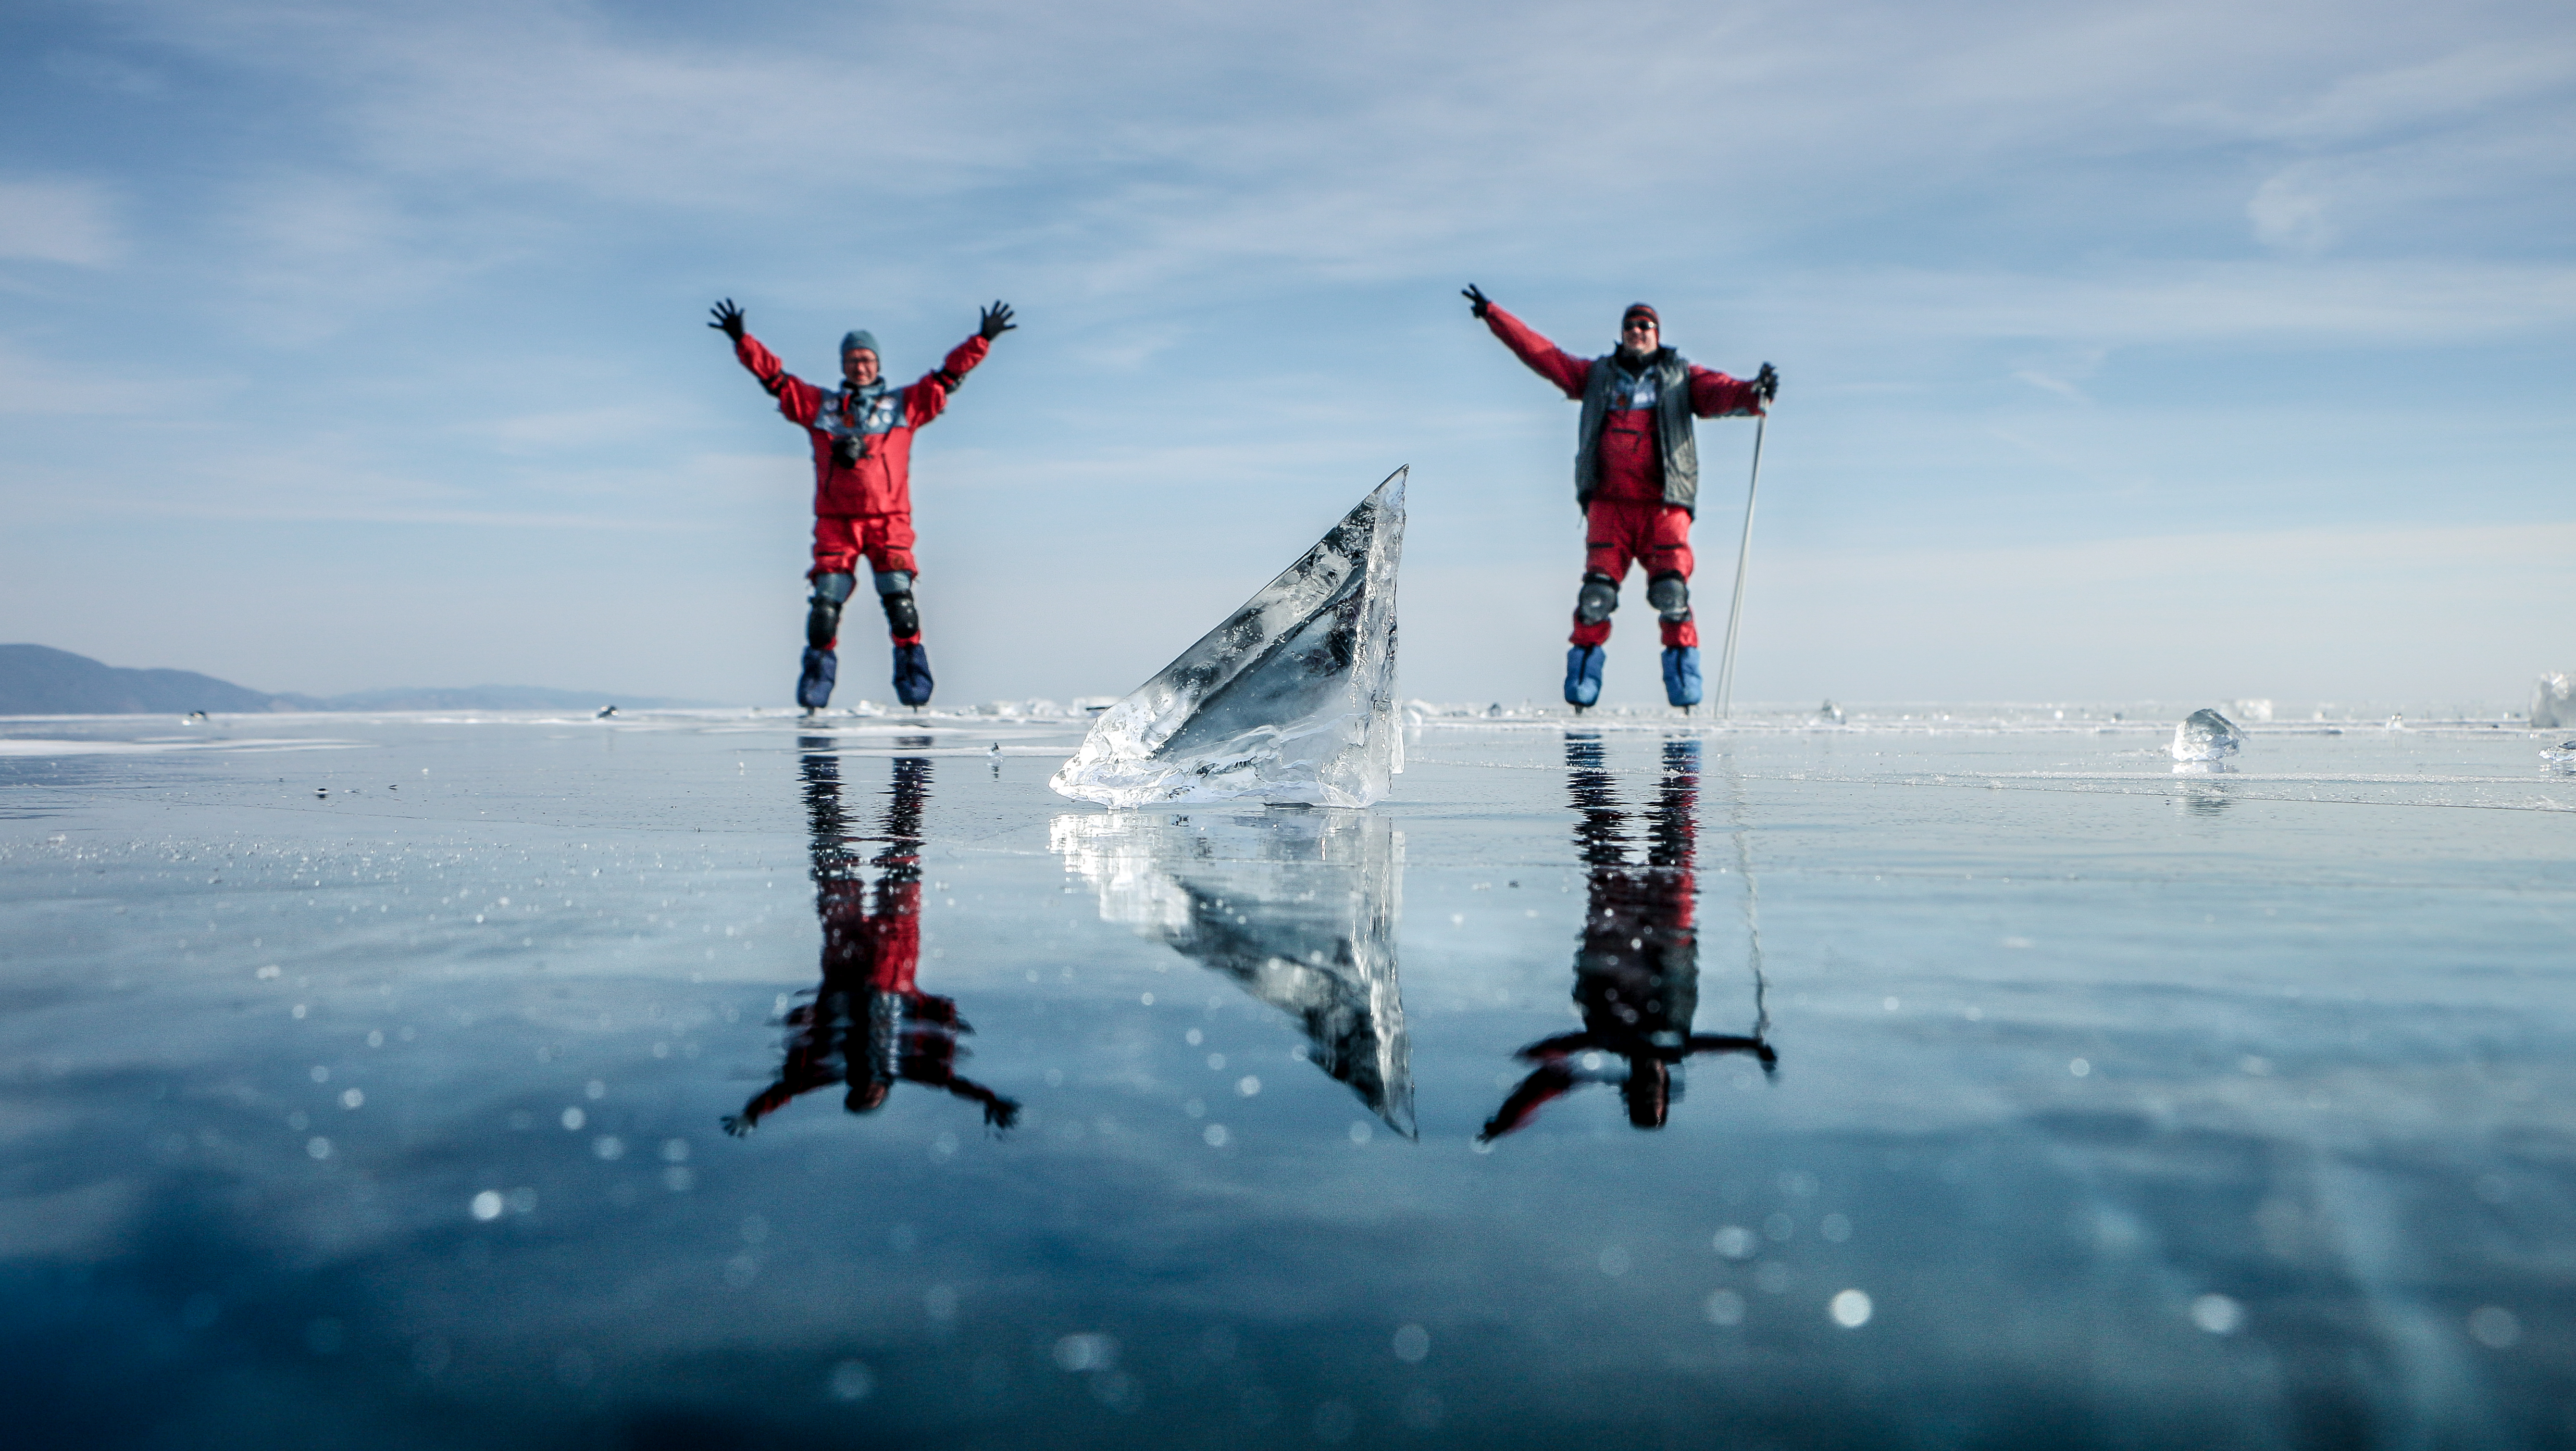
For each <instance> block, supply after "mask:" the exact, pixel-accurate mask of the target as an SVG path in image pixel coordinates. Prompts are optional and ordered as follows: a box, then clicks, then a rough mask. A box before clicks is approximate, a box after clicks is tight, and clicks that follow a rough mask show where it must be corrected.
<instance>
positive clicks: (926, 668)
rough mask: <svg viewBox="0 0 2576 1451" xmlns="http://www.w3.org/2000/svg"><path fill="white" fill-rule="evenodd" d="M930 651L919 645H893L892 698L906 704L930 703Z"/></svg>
mask: <svg viewBox="0 0 2576 1451" xmlns="http://www.w3.org/2000/svg"><path fill="white" fill-rule="evenodd" d="M930 684H931V682H930V652H929V651H927V650H924V649H923V648H921V647H920V646H919V645H897V646H895V647H894V698H895V699H897V700H900V701H902V702H903V703H904V704H906V705H928V704H930Z"/></svg>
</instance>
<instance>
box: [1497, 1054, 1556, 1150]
mask: <svg viewBox="0 0 2576 1451" xmlns="http://www.w3.org/2000/svg"><path fill="white" fill-rule="evenodd" d="M1573 1086H1574V1075H1573V1074H1571V1073H1568V1072H1567V1071H1566V1070H1565V1068H1564V1066H1563V1065H1561V1064H1556V1063H1550V1064H1548V1065H1546V1066H1545V1067H1543V1068H1541V1069H1539V1070H1538V1071H1537V1072H1535V1073H1532V1074H1531V1075H1530V1076H1529V1077H1527V1078H1524V1079H1522V1080H1521V1084H1520V1087H1518V1088H1515V1089H1513V1090H1512V1096H1511V1097H1509V1098H1506V1099H1504V1100H1503V1106H1502V1107H1500V1108H1498V1109H1495V1110H1494V1116H1493V1117H1492V1118H1489V1119H1487V1120H1485V1127H1484V1128H1483V1129H1481V1130H1480V1131H1478V1133H1477V1134H1476V1137H1477V1138H1478V1139H1479V1140H1481V1141H1483V1142H1485V1143H1489V1144H1490V1143H1492V1142H1493V1141H1494V1140H1496V1139H1499V1138H1501V1137H1502V1136H1503V1135H1505V1134H1508V1133H1510V1132H1512V1131H1513V1130H1515V1129H1517V1128H1520V1127H1521V1126H1523V1125H1524V1124H1527V1123H1528V1122H1529V1121H1530V1120H1531V1119H1533V1118H1536V1117H1538V1111H1539V1110H1540V1109H1541V1108H1543V1107H1545V1106H1546V1105H1547V1103H1548V1102H1549V1101H1550V1100H1552V1099H1556V1098H1560V1097H1563V1096H1564V1094H1565V1091H1566V1090H1567V1089H1570V1088H1572V1087H1573Z"/></svg>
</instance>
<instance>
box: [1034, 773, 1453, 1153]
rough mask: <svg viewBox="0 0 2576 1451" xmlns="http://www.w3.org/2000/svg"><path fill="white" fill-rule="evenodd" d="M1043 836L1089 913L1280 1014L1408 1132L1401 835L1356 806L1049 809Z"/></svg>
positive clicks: (1381, 1113)
mask: <svg viewBox="0 0 2576 1451" xmlns="http://www.w3.org/2000/svg"><path fill="white" fill-rule="evenodd" d="M1049 845H1050V847H1051V848H1052V849H1053V850H1054V851H1055V852H1056V853H1057V854H1058V855H1060V856H1062V857H1063V858H1064V862H1065V866H1066V868H1067V869H1068V870H1070V871H1073V872H1075V873H1078V874H1079V875H1080V876H1081V877H1082V878H1083V879H1084V880H1085V881H1087V882H1089V883H1090V884H1091V886H1092V888H1093V889H1094V890H1095V891H1097V892H1098V893H1099V894H1100V917H1101V920H1102V921H1105V922H1115V923H1118V924H1120V925H1121V926H1124V927H1127V928H1129V929H1131V930H1133V931H1134V932H1136V933H1137V935H1139V936H1142V937H1148V938H1152V939H1154V940H1156V941H1159V942H1162V943H1165V944H1167V945H1169V946H1170V947H1171V948H1172V949H1173V950H1174V951H1176V952H1179V953H1180V954H1181V955H1182V956H1184V957H1188V958H1193V959H1195V960H1196V961H1198V962H1199V963H1200V964H1201V965H1203V966H1205V967H1207V968H1208V969H1210V970H1211V971H1214V972H1216V973H1217V974H1219V975H1220V976H1222V977H1224V978H1226V979H1227V980H1228V981H1230V982H1232V983H1233V984H1234V985H1235V986H1237V987H1239V988H1241V989H1243V991H1245V992H1247V993H1249V994H1251V995H1252V996H1253V997H1254V998H1255V999H1257V1000H1259V1001H1261V1002H1264V1003H1267V1004H1269V1005H1270V1006H1272V1007H1274V1008H1278V1009H1280V1010H1281V1011H1283V1012H1285V1013H1286V1014H1288V1016H1289V1017H1290V1019H1292V1020H1293V1021H1294V1022H1295V1023H1296V1024H1297V1026H1298V1028H1299V1030H1300V1031H1302V1032H1303V1033H1304V1034H1305V1035H1306V1042H1307V1050H1306V1057H1307V1059H1308V1060H1309V1061H1310V1062H1312V1063H1313V1064H1314V1065H1315V1066H1316V1067H1318V1068H1321V1069H1323V1070H1324V1072H1325V1073H1327V1074H1329V1075H1331V1076H1332V1077H1333V1078H1335V1079H1337V1080H1339V1081H1340V1082H1343V1083H1347V1084H1349V1085H1350V1086H1351V1090H1352V1091H1353V1092H1355V1093H1357V1094H1358V1095H1359V1096H1360V1101H1361V1102H1363V1103H1365V1104H1367V1105H1368V1107H1369V1111H1370V1112H1371V1113H1374V1114H1376V1115H1377V1116H1378V1117H1379V1118H1381V1119H1383V1120H1385V1121H1386V1124H1387V1126H1388V1127H1390V1128H1392V1129H1394V1130H1395V1131H1396V1132H1398V1133H1400V1134H1403V1135H1404V1136H1405V1137H1406V1138H1412V1137H1414V1135H1415V1129H1414V1121H1413V1070H1412V1063H1411V1053H1410V1051H1409V1050H1408V1048H1407V1047H1406V1044H1405V1037H1404V998H1403V995H1402V993H1401V991H1400V990H1399V984H1398V982H1397V978H1396V968H1395V934H1396V925H1397V921H1398V919H1399V918H1400V917H1401V915H1402V889H1401V886H1400V883H1401V881H1402V871H1403V862H1404V838H1403V837H1402V836H1401V835H1399V834H1398V833H1397V832H1396V830H1395V828H1394V826H1393V825H1392V824H1391V823H1389V822H1388V821H1386V820H1385V819H1384V818H1383V817H1377V816H1371V815H1368V814H1365V813H1360V812H1347V811H1314V812H1303V811H1301V812H1293V813H1289V812H1270V813H1265V814H1263V815H1260V816H1242V817H1233V818H1209V819H1204V820H1194V819H1192V818H1189V817H1172V818H1166V817H1164V816H1161V815H1139V814H1137V813H1134V812H1115V813H1112V814H1110V815H1107V816H1086V815H1073V814H1067V815H1063V816H1058V817H1057V818H1056V819H1055V821H1054V823H1053V826H1052V828H1051V830H1050V832H1049Z"/></svg>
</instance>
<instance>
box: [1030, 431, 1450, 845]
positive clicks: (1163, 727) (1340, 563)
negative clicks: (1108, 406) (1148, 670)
mask: <svg viewBox="0 0 2576 1451" xmlns="http://www.w3.org/2000/svg"><path fill="white" fill-rule="evenodd" d="M1404 479H1405V471H1404V470H1402V469H1398V470H1396V471H1395V473H1393V474H1392V475H1390V476H1388V478H1387V480H1386V482H1384V483H1382V484H1380V485H1378V487H1377V488H1376V490H1375V491H1374V492H1372V493H1371V494H1370V495H1369V496H1368V497H1367V498H1366V499H1363V500H1361V501H1360V504H1359V507H1357V508H1355V509H1353V510H1351V512H1350V513H1349V514H1347V515H1345V516H1344V517H1343V519H1342V522H1341V523H1339V524H1336V525H1334V526H1333V529H1332V531H1331V532H1330V533H1328V534H1326V535H1325V536H1324V537H1323V538H1322V539H1321V540H1320V541H1318V542H1317V543H1316V545H1315V547H1314V548H1312V549H1310V550H1307V551H1306V553H1305V556H1304V557H1303V558H1301V559H1299V560H1298V561H1297V562H1296V563H1295V564H1292V565H1290V566H1289V567H1288V569H1287V571H1286V572H1285V573H1283V574H1281V575H1280V576H1279V577H1278V578H1277V579H1274V580H1272V581H1271V582H1270V583H1269V584H1268V585H1266V586H1264V587H1263V588H1262V590H1261V591H1260V592H1259V593H1258V594H1255V595H1254V596H1253V597H1252V598H1251V599H1250V600H1248V601H1246V602H1245V603H1244V605H1243V607H1242V608H1241V609H1239V610H1236V611H1235V612H1234V614H1233V615H1232V616H1231V617H1230V618H1228V619H1227V620H1226V621H1225V622H1224V623H1223V624H1220V625H1218V626H1217V627H1216V628H1215V629H1213V630H1210V631H1209V632H1208V633H1207V634H1206V635H1205V636H1204V637H1203V638H1201V639H1200V640H1199V642H1198V643H1197V644H1195V645H1192V646H1191V647H1190V648H1188V649H1187V650H1184V651H1182V652H1181V655H1180V658H1179V659H1177V660H1174V661H1173V662H1172V663H1171V664H1169V665H1166V666H1164V667H1163V669H1162V671H1161V672H1160V673H1158V674H1157V675H1155V677H1154V678H1153V679H1151V680H1149V681H1146V682H1145V683H1144V684H1143V685H1142V686H1139V687H1138V688H1137V689H1136V691H1135V693H1134V694H1131V695H1129V696H1128V697H1127V698H1126V699H1124V700H1122V701H1120V702H1118V703H1117V704H1116V705H1114V706H1111V707H1110V708H1109V709H1108V710H1107V711H1106V712H1104V713H1102V715H1101V717H1100V718H1099V720H1098V721H1096V722H1094V723H1093V725H1092V728H1091V734H1090V735H1088V736H1087V737H1085V738H1084V739H1083V742H1082V749H1081V750H1079V751H1077V752H1076V753H1075V754H1074V756H1073V759H1071V760H1069V761H1067V762H1065V764H1064V767H1063V769H1061V770H1059V771H1057V772H1056V773H1055V777H1054V779H1052V780H1051V781H1049V782H1048V783H1047V784H1049V785H1050V786H1052V787H1054V788H1055V789H1056V790H1057V791H1058V792H1060V793H1062V794H1064V795H1066V796H1070V797H1073V798H1074V799H1076V800H1080V801H1097V802H1099V803H1100V804H1102V805H1104V806H1115V807H1129V808H1132V807H1138V806H1150V805H1155V804H1158V803H1163V802H1180V801H1224V800H1241V799H1253V800H1263V801H1272V802H1279V803H1288V804H1303V805H1310V806H1366V805H1368V804H1370V803H1371V802H1373V801H1376V800H1377V799H1378V798H1380V797H1382V796H1384V795H1385V794H1386V793H1387V790H1388V787H1389V784H1390V783H1389V780H1388V778H1389V777H1390V776H1392V775H1393V774H1394V773H1395V772H1397V771H1401V770H1403V769H1404V757H1403V750H1404V745H1403V738H1402V732H1401V731H1399V730H1398V729H1397V722H1396V718H1395V576H1396V566H1397V563H1398V561H1399V559H1400V557H1401V555H1402V553H1403V548H1404Z"/></svg>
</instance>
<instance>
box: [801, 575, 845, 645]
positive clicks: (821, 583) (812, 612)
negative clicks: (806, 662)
mask: <svg viewBox="0 0 2576 1451" xmlns="http://www.w3.org/2000/svg"><path fill="white" fill-rule="evenodd" d="M856 583H857V581H856V580H854V579H852V578H851V577H850V576H849V575H846V574H823V575H816V576H815V577H814V597H813V598H812V599H810V600H807V601H806V602H805V603H806V607H807V608H806V610H805V643H806V644H808V645H811V646H813V647H814V648H815V649H817V650H828V649H830V648H832V641H833V640H834V639H836V638H838V637H839V635H840V633H841V601H843V600H846V599H848V598H849V597H850V589H851V587H852V586H853V585H854V584H856Z"/></svg>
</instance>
